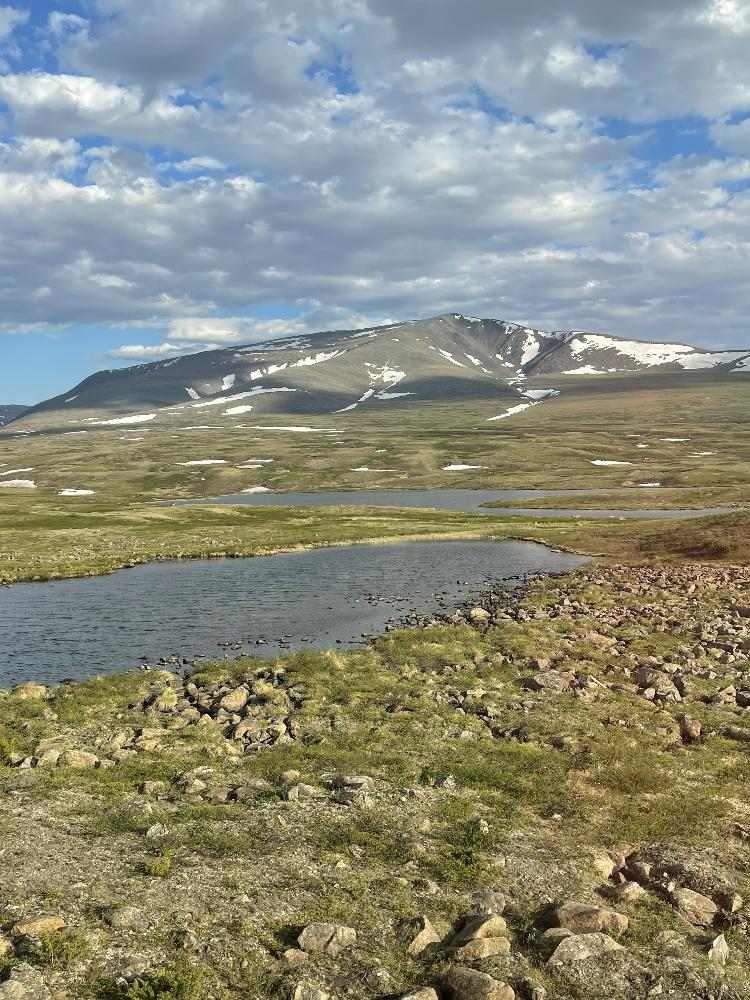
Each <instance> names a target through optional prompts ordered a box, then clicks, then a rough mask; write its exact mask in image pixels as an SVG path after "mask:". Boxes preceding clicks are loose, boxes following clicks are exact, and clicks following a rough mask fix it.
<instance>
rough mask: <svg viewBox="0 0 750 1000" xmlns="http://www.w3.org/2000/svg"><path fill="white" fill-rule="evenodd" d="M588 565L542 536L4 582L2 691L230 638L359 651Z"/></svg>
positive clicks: (247, 643) (257, 649)
mask: <svg viewBox="0 0 750 1000" xmlns="http://www.w3.org/2000/svg"><path fill="white" fill-rule="evenodd" d="M586 561H587V560H586V559H585V558H583V557H580V556H575V555H569V554H566V553H562V552H555V551H553V550H552V549H549V548H547V547H546V546H544V545H538V544H535V543H533V542H520V541H501V542H488V541H465V542H462V541H445V542H401V543H392V544H382V545H361V546H357V545H353V546H342V547H337V548H327V549H326V548H324V549H310V550H307V551H304V552H295V553H290V554H281V555H273V556H259V557H256V558H250V559H209V560H194V561H183V562H164V563H151V564H149V565H146V566H137V567H135V568H133V569H126V570H120V571H119V572H117V573H114V574H112V575H110V576H99V577H86V578H84V579H76V580H52V581H49V582H44V583H20V584H15V585H14V586H13V587H10V588H2V589H0V687H8V686H10V685H12V684H15V683H18V682H19V681H23V680H37V681H41V682H44V683H56V682H59V681H62V680H64V679H66V678H83V677H87V676H91V675H94V674H98V673H110V672H113V671H117V670H123V669H126V668H128V667H133V666H137V665H138V663H139V660H140V658H141V657H144V656H145V657H148V658H149V660H150V662H151V663H154V662H155V661H156V660H157V658H158V657H159V656H179V657H186V658H187V659H193V658H194V657H196V656H209V657H212V658H219V657H221V656H223V655H224V649H223V648H221V647H220V645H219V644H220V643H221V642H237V641H242V642H243V646H242V651H243V652H245V653H251V652H252V653H262V654H264V655H269V654H273V653H276V652H278V651H279V649H282V648H283V649H288V648H291V649H294V648H299V647H307V648H317V649H321V648H329V647H331V646H335V647H337V648H346V647H352V646H355V645H358V644H359V643H361V641H362V633H366V634H376V633H380V632H382V631H383V630H384V629H385V628H386V626H387V625H388V624H389V619H396V620H397V619H399V618H401V617H402V616H403V615H405V614H408V613H409V612H412V611H414V612H417V613H419V614H431V613H433V612H435V611H439V610H451V609H453V608H455V607H456V606H458V605H459V604H462V603H464V602H465V601H467V600H468V599H469V598H470V597H471V595H472V594H476V593H479V592H481V591H487V590H488V589H493V588H494V589H496V588H508V587H513V586H515V585H517V583H518V579H517V578H518V577H519V576H521V575H523V574H526V573H532V572H564V571H567V570H571V569H574V568H576V567H578V566H580V565H582V564H583V563H585V562H586ZM258 640H266V642H265V644H263V645H256V643H257V642H258ZM305 640H307V641H305ZM337 640H338V641H337ZM228 655H231V656H236V655H237V653H236V652H231V653H230V654H228Z"/></svg>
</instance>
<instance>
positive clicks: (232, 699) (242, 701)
mask: <svg viewBox="0 0 750 1000" xmlns="http://www.w3.org/2000/svg"><path fill="white" fill-rule="evenodd" d="M249 697H250V694H249V692H248V690H247V688H244V687H237V688H234V690H233V691H230V692H229V694H225V695H224V697H223V698H222V699H221V701H220V702H219V708H223V709H224V711H225V712H229V714H230V715H234V714H235V713H236V712H240V711H242V709H243V708H244V707H245V705H247V702H248V699H249Z"/></svg>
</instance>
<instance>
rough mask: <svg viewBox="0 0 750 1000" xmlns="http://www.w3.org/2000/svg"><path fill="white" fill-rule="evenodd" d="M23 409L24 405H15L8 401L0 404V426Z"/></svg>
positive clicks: (13, 418)
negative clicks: (6, 403)
mask: <svg viewBox="0 0 750 1000" xmlns="http://www.w3.org/2000/svg"><path fill="white" fill-rule="evenodd" d="M25 409H26V407H25V406H17V405H16V404H15V403H9V404H8V405H6V406H3V405H0V427H5V425H6V424H9V423H10V422H11V420H15V418H16V417H17V416H19V415H20V414H21V413H23V411H24V410H25Z"/></svg>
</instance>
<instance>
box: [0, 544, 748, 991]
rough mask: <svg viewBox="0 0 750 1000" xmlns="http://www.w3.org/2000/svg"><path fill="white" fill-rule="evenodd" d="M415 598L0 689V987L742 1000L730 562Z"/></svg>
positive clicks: (742, 701) (740, 786) (741, 768)
mask: <svg viewBox="0 0 750 1000" xmlns="http://www.w3.org/2000/svg"><path fill="white" fill-rule="evenodd" d="M445 615H446V618H445V619H443V618H435V619H434V620H433V619H432V618H430V619H429V620H420V621H414V622H412V623H411V624H412V625H417V626H420V627H416V628H411V629H406V630H404V629H394V630H393V631H390V632H388V633H387V634H385V635H384V636H382V637H380V638H378V639H376V640H374V641H373V642H372V643H370V644H368V645H367V647H365V648H363V649H361V650H358V651H353V652H351V653H343V652H337V651H332V652H328V653H320V652H315V651H311V650H303V651H300V652H296V653H291V654H288V655H287V654H284V655H282V656H281V657H279V658H276V659H268V660H262V659H258V658H256V657H250V658H248V657H240V658H239V659H237V660H232V661H221V662H218V663H215V664H206V663H199V664H196V665H195V666H194V667H190V668H189V669H188V670H187V671H186V672H185V674H184V675H183V674H182V672H178V673H175V672H174V671H167V670H151V671H145V672H140V671H138V672H134V673H130V674H124V675H115V676H113V677H109V678H102V679H99V680H96V681H90V682H86V683H83V684H72V685H63V686H61V687H59V688H52V689H49V688H45V687H44V686H42V685H33V684H26V685H20V686H19V687H18V688H16V689H15V691H14V692H12V693H8V692H6V693H4V694H3V695H2V696H1V697H2V703H1V705H0V707H2V719H3V720H4V721H3V722H2V723H0V753H1V756H0V761H2V763H1V764H0V789H1V790H2V792H1V797H0V824H2V828H3V831H4V845H3V847H2V848H0V851H1V852H2V853H0V859H2V866H1V867H0V892H1V893H2V897H3V899H4V900H5V903H4V905H3V907H2V908H1V909H0V929H1V930H0V934H1V935H2V936H0V970H4V971H0V998H2V1000H11V998H12V1000H50V998H54V1000H79V998H81V1000H85V998H91V1000H95V998H104V1000H110V998H112V1000H114V998H117V997H122V998H128V1000H141V998H144V997H149V998H151V997H161V998H163V1000H169V998H172V1000H199V998H202V997H211V998H217V1000H235V998H236V1000H239V998H240V997H241V998H243V1000H246V998H252V1000H255V998H258V1000H260V998H261V997H278V998H294V1000H328V998H330V1000H344V998H351V1000H355V998H363V1000H375V998H378V1000H385V998H387V997H388V998H396V997H402V998H407V997H408V998H410V1000H475V998H490V1000H493V998H494V1000H511V998H513V997H520V998H523V1000H544V998H545V997H546V998H547V1000H553V998H555V1000H556V998H558V997H560V998H571V1000H573V998H575V1000H579V998H583V1000H595V998H599V997H605V996H606V997H608V998H623V1000H624V998H636V997H637V998H641V997H652V996H653V997H658V996H662V995H664V996H668V995H675V996H680V997H684V998H686V1000H709V998H710V997H713V998H714V1000H718V998H719V997H720V998H722V1000H742V998H746V997H748V996H750V978H748V968H750V907H749V906H748V904H747V902H746V900H748V899H750V881H749V880H748V876H747V865H746V852H747V843H748V841H750V808H748V806H747V798H746V795H744V794H743V790H744V789H745V788H746V781H747V780H750V761H749V760H748V750H749V749H750V664H749V663H748V657H749V656H750V569H748V568H747V567H743V566H708V565H697V564H696V565H680V566H671V567H660V566H641V567H632V566H626V565H622V566H620V565H616V566H611V565H609V566H608V565H604V564H596V565H593V566H587V567H585V568H583V569H581V570H579V571H577V572H575V573H572V574H569V575H566V576H554V577H551V576H545V577H542V578H536V579H533V580H527V581H523V585H522V586H521V587H520V588H519V589H518V590H516V592H514V593H509V592H507V591H505V590H504V589H496V588H493V589H491V590H489V591H488V592H487V593H486V594H484V595H483V596H475V597H473V598H472V600H471V601H469V602H468V603H466V604H465V605H464V606H462V607H460V608H459V609H458V610H456V611H452V610H451V611H447V612H445ZM40 857H43V858H44V864H43V865H42V866H40V865H39V858H40ZM40 869H41V870H40ZM3 975H4V976H5V982H3V981H2V978H3ZM149 990H150V992H148V991H149Z"/></svg>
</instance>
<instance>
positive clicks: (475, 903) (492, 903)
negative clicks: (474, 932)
mask: <svg viewBox="0 0 750 1000" xmlns="http://www.w3.org/2000/svg"><path fill="white" fill-rule="evenodd" d="M505 905H506V899H505V896H504V895H503V894H502V892H500V891H499V890H498V889H480V890H479V891H478V892H475V893H474V895H473V896H472V897H471V912H472V913H478V914H491V913H495V914H498V915H499V914H501V913H502V912H503V910H504V909H505Z"/></svg>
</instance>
